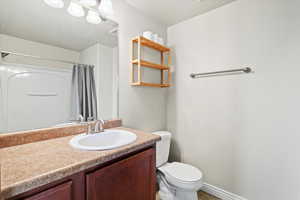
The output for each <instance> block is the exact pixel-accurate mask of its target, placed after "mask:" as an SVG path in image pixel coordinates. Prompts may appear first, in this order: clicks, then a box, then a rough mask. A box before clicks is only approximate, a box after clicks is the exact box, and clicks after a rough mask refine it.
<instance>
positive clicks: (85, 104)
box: [71, 64, 98, 121]
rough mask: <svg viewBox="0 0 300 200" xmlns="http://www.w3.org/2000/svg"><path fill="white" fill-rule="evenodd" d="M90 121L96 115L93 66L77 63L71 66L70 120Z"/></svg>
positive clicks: (94, 118) (95, 117)
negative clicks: (81, 119) (81, 118)
mask: <svg viewBox="0 0 300 200" xmlns="http://www.w3.org/2000/svg"><path fill="white" fill-rule="evenodd" d="M80 116H82V117H83V120H84V121H92V120H96V119H97V118H98V116H97V95H96V85H95V75H94V66H92V65H82V64H77V65H74V66H73V73H72V89H71V120H72V121H73V120H80Z"/></svg>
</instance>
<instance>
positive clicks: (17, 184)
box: [0, 128, 160, 200]
mask: <svg viewBox="0 0 300 200" xmlns="http://www.w3.org/2000/svg"><path fill="white" fill-rule="evenodd" d="M118 129H122V130H127V131H131V132H132V133H134V134H136V136H137V140H136V141H135V142H134V143H132V144H129V145H126V146H123V147H120V148H117V149H112V150H105V151H82V150H77V149H74V148H72V147H71V146H70V145H69V141H70V139H71V138H72V137H73V136H70V135H69V136H64V137H59V138H53V139H48V140H43V141H38V142H32V143H28V144H23V145H17V146H11V147H6V148H2V149H0V153H1V157H2V160H1V168H2V170H1V186H2V190H1V193H0V194H1V197H2V199H10V200H19V199H25V200H71V199H72V200H85V199H86V200H100V199H101V200H120V199H122V200H141V199H142V200H154V199H155V193H156V188H155V186H156V167H155V143H156V142H157V141H158V140H160V137H159V136H156V135H152V134H149V133H143V132H141V131H137V130H132V129H126V128H118ZM0 141H1V138H0ZM2 141H3V140H2ZM2 199H1V200H2Z"/></svg>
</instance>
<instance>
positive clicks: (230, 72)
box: [190, 67, 252, 78]
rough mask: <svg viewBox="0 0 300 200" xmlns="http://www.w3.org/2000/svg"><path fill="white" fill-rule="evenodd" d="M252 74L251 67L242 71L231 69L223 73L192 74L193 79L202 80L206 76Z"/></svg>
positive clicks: (241, 69)
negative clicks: (238, 73)
mask: <svg viewBox="0 0 300 200" xmlns="http://www.w3.org/2000/svg"><path fill="white" fill-rule="evenodd" d="M237 72H241V73H246V74H247V73H250V72H252V69H251V68H250V67H245V68H240V69H231V70H223V71H214V72H205V73H198V74H194V73H193V74H191V75H190V76H191V78H201V77H206V76H216V75H226V74H232V73H237Z"/></svg>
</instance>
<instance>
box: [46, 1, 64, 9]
mask: <svg viewBox="0 0 300 200" xmlns="http://www.w3.org/2000/svg"><path fill="white" fill-rule="evenodd" d="M44 2H45V3H46V4H47V5H48V6H51V7H53V8H63V7H64V6H65V4H64V2H63V1H62V0H44Z"/></svg>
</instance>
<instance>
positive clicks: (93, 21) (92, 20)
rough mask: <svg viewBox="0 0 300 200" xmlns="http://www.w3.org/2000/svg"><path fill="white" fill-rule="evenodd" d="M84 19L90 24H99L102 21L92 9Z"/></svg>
mask: <svg viewBox="0 0 300 200" xmlns="http://www.w3.org/2000/svg"><path fill="white" fill-rule="evenodd" d="M86 21H87V22H88V23H91V24H99V23H100V22H101V21H102V19H101V17H100V16H99V13H98V12H95V11H93V10H89V12H88V14H87V16H86Z"/></svg>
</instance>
